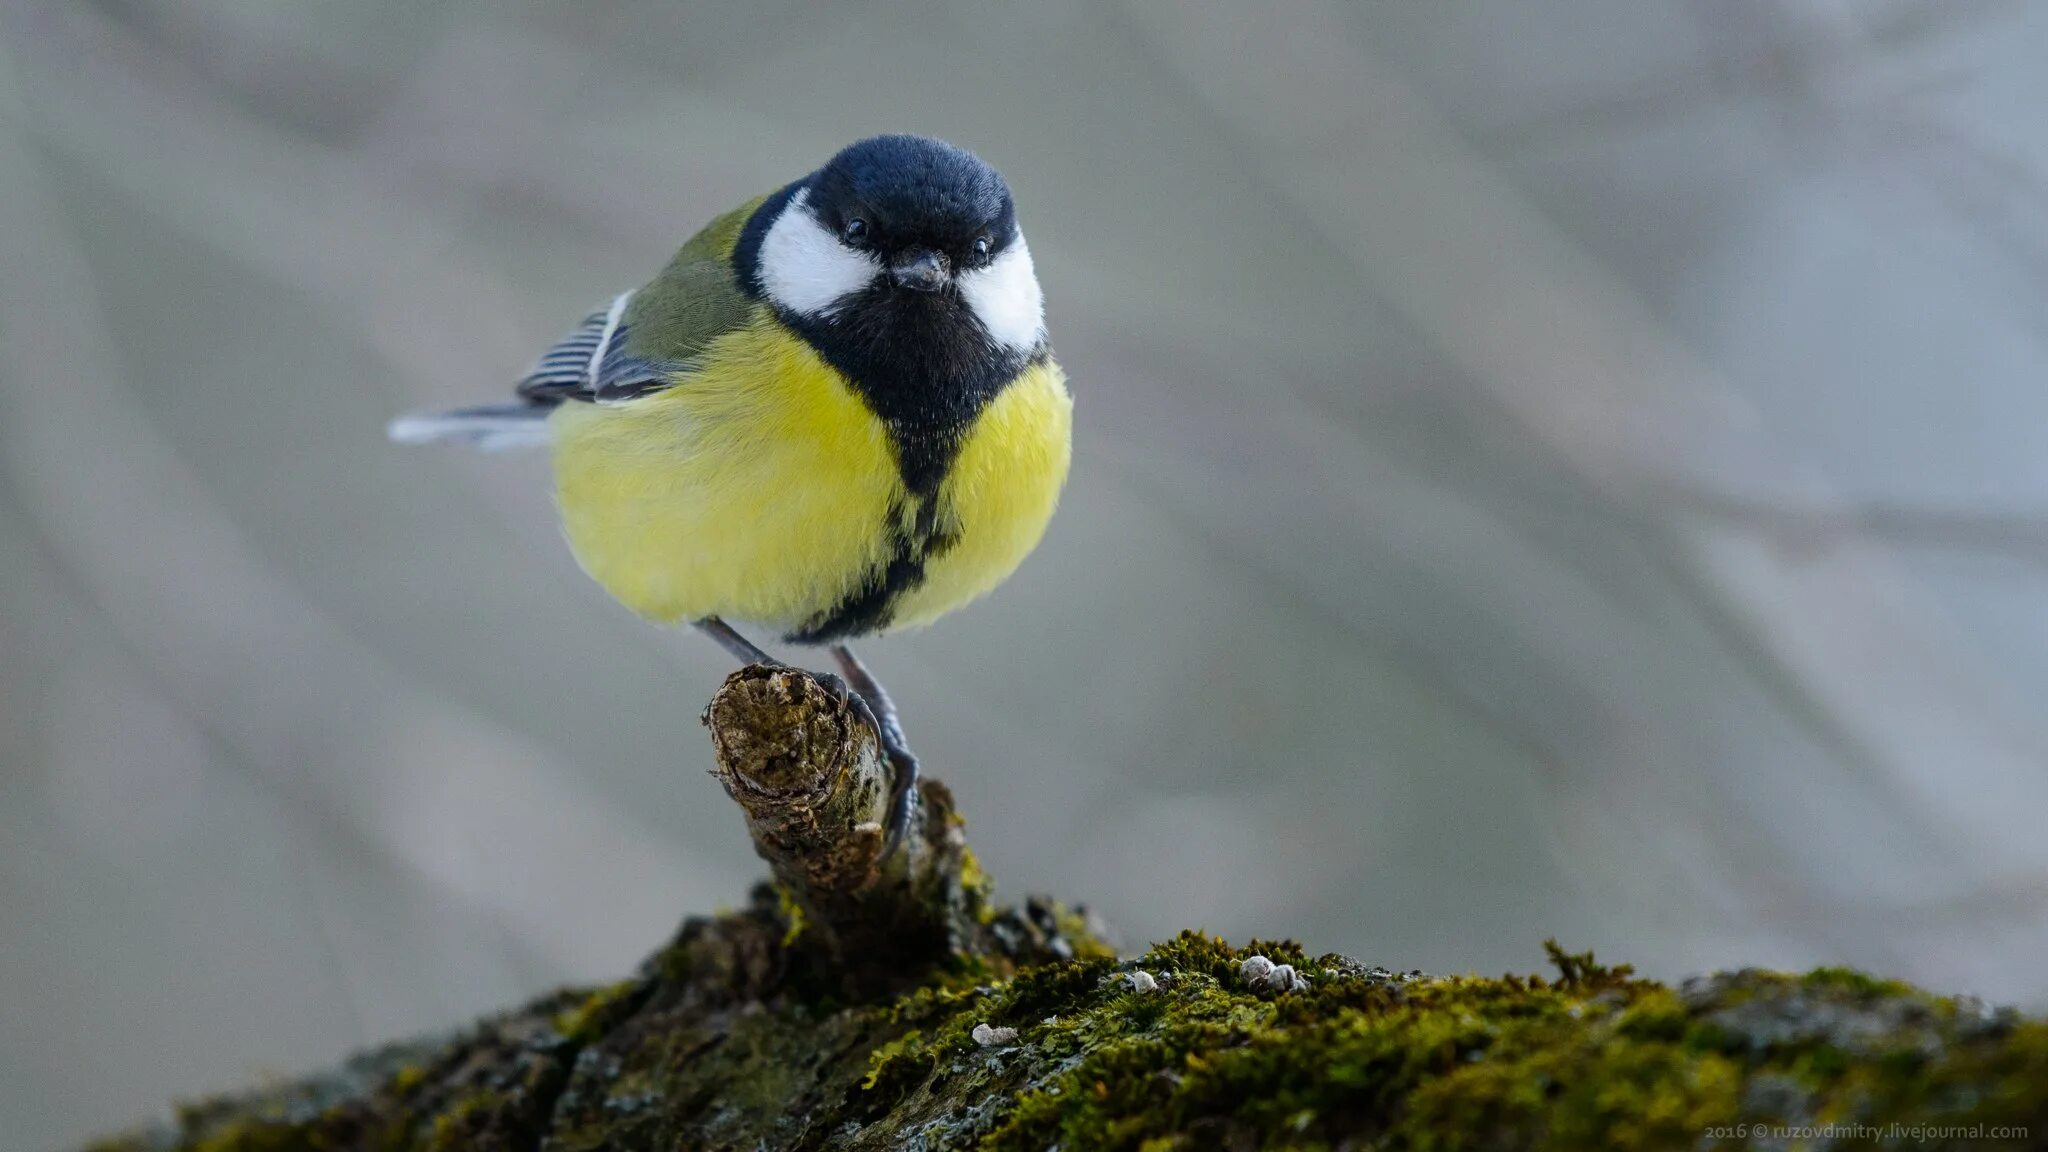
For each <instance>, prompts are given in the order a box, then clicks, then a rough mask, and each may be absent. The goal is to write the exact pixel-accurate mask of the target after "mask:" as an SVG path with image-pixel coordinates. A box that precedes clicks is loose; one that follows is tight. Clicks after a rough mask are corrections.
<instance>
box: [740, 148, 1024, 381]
mask: <svg viewBox="0 0 2048 1152" xmlns="http://www.w3.org/2000/svg"><path fill="white" fill-rule="evenodd" d="M747 231H748V233H749V234H750V235H749V236H748V237H746V238H745V239H744V240H743V241H742V249H743V251H742V253H741V254H740V255H741V256H742V272H743V274H745V273H747V272H748V271H750V272H751V287H752V288H753V290H754V291H755V292H757V293H758V294H760V295H762V296H765V297H766V298H767V299H768V300H769V301H771V302H772V303H773V304H774V305H775V306H776V307H777V308H778V309H780V310H781V311H782V312H783V313H785V314H786V315H788V316H789V317H791V318H793V319H796V320H798V321H799V322H801V323H803V324H805V325H806V326H824V327H839V328H849V327H850V328H867V329H872V330H875V331H888V332H891V333H894V334H895V335H896V336H897V337H898V338H901V337H902V336H904V335H905V334H907V333H908V332H911V331H916V330H919V329H924V328H928V327H929V328H931V329H934V330H935V331H936V330H939V329H949V328H968V329H972V328H978V329H979V331H980V333H981V335H982V336H983V337H984V338H985V339H986V340H987V342H988V343H989V344H991V345H993V346H995V347H997V348H1000V349H1003V350H1005V351H1007V352H1010V353H1012V354H1028V353H1030V352H1031V351H1032V350H1034V349H1036V348H1037V347H1038V346H1039V345H1040V344H1041V343H1042V342H1043V340H1044V338H1045V297H1044V295H1043V293H1042V292H1041V291H1040V290H1039V287H1038V276H1037V273H1036V272H1035V271H1034V269H1033V268H1032V264H1031V250H1030V249H1029V248H1028V247H1027V246H1026V245H1025V243H1024V234H1023V233H1022V232H1020V231H1019V230H1018V228H1017V213H1016V208H1015V206H1014V205H1013V204H1012V202H1011V200H1010V188H1009V185H1008V184H1006V183H1004V181H1003V178H1002V176H1001V174H999V173H998V172H997V171H996V170H995V169H994V168H991V167H989V165H988V164H987V163H986V162H984V161H983V160H982V159H981V158H980V157H978V156H976V155H974V154H973V153H972V152H968V151H966V150H964V149H961V148H956V147H954V146H953V145H951V144H948V143H946V142H944V141H942V140H933V139H931V138H929V137H924V136H875V137H872V138H870V139H866V140H862V141H860V142H858V143H856V144H852V145H850V146H848V147H847V148H846V149H844V150H843V151H841V152H840V153H839V154H838V155H836V156H834V157H833V158H832V159H831V160H830V161H829V162H827V163H826V164H825V166H824V167H823V168H820V169H818V170H817V171H816V172H813V173H811V174H810V175H809V176H807V177H805V178H804V179H802V180H800V181H797V182H796V183H795V184H792V185H790V186H789V187H788V188H785V189H783V190H782V192H780V193H778V194H777V195H775V196H773V197H770V198H769V200H768V202H767V203H766V204H764V205H763V206H762V209H761V211H760V212H759V213H758V214H757V216H756V219H755V220H754V221H753V222H752V223H751V224H750V225H749V227H748V229H747ZM747 249H751V250H750V251H748V250H747Z"/></svg>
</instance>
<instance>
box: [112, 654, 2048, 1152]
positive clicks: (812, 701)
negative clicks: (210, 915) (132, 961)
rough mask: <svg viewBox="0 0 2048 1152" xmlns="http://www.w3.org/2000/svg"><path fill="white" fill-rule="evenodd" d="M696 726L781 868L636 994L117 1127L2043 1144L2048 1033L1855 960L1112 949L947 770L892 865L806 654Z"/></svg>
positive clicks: (870, 752)
mask: <svg viewBox="0 0 2048 1152" xmlns="http://www.w3.org/2000/svg"><path fill="white" fill-rule="evenodd" d="M707 723H709V724H710V725H711V727H712V729H713V740H714V745H715V747H716V748H717V750H718V753H719V763H720V767H719V776H720V779H721V781H722V782H724V783H725V785H726V787H727V790H728V792H729V793H731V794H732V795H733V796H734V798H735V799H736V800H738V801H739V803H740V804H741V806H742V808H743V809H744V810H745V811H746V813H747V817H748V821H749V827H750V828H751V829H752V830H753V832H754V834H755V841H756V845H757V847H758V848H759V849H760V850H761V852H762V855H763V856H764V857H765V858H766V859H767V860H768V862H769V865H770V870H771V872H772V873H773V874H774V875H775V877H776V881H775V883H773V884H767V885H763V886H761V887H760V888H758V889H757V890H756V891H755V892H754V894H753V896H752V898H751V901H750V903H749V904H748V906H747V907H745V908H743V909H741V910H739V911H736V912H731V913H727V914H725V915H721V916H718V917H715V918H708V919H706V918H699V919H692V920H690V921H688V922H686V923H685V924H684V926H683V928H682V930H681V931H680V932H679V933H678V934H677V935H676V937H675V938H674V939H673V940H672V941H671V942H670V943H669V944H668V945H667V946H666V947H664V948H662V949H661V950H660V951H659V952H657V953H656V954H655V955H654V956H653V957H651V958H650V959H649V960H648V961H647V962H646V963H645V964H644V965H643V966H642V968H641V970H640V972H639V973H638V974H637V975H636V976H635V977H634V978H632V979H630V980H627V981H624V982H622V983H619V984H616V985H613V986H610V987H606V988H601V989H596V990H586V991H569V992H561V993H557V994H555V995H553V996H550V997H547V998H545V999H542V1000H540V1001H537V1002H536V1003H534V1004H531V1005H529V1006H527V1007H525V1008H523V1009H520V1010H518V1011H515V1012H511V1013H508V1014H506V1015H504V1016H500V1017H497V1018H495V1019H492V1020H489V1021H485V1022H483V1023H481V1024H479V1025H477V1026H476V1027H474V1028H471V1029H469V1030H467V1031H465V1032H463V1033H461V1034H459V1035H457V1036H453V1037H449V1038H446V1039H443V1040H439V1041H431V1042H421V1043H414V1044H408V1045H402V1046H397V1047H392V1048H388V1049H384V1050H381V1051H378V1052H374V1053H370V1054H367V1055H365V1056H361V1057H358V1058H357V1059H355V1060H353V1061H351V1062H349V1063H348V1064H347V1065H346V1066H344V1067H343V1068H342V1069H340V1070H339V1071H337V1072H335V1073H332V1074H329V1075H327V1076H322V1077H316V1078H313V1079H309V1080H306V1081H302V1082H298V1083H292V1084H286V1085H281V1086H276V1087H271V1088H267V1089H264V1090H261V1091H258V1092H255V1093H252V1094H247V1095H242V1096H234V1097H226V1098H222V1099H220V1100H215V1101H209V1102H206V1103H202V1104H196V1105H191V1106H188V1107H185V1108H183V1109H181V1110H180V1111H179V1112H178V1114H177V1116H176V1117H175V1119H174V1120H173V1121H172V1122H170V1123H168V1124H164V1125H160V1126H158V1127H156V1128H153V1129H151V1130H149V1131H146V1132H142V1133H137V1134H134V1135H130V1136H125V1137H119V1138H116V1139H113V1140H109V1141H106V1142H103V1143H101V1144H98V1145H95V1148H96V1149H99V1150H101V1152H115V1150H119V1152H140V1150H143V1149H150V1150H168V1149H192V1150H203V1152H296V1150H319V1152H337V1150H341V1149H365V1150H385V1152H433V1150H443V1149H484V1150H495V1149H549V1150H554V1152H596V1150H598V1149H607V1150H616V1152H633V1150H638V1149H649V1150H652V1149H662V1150H670V1149H678V1148H689V1149H697V1148H705V1149H725V1148H730V1149H746V1150H749V1152H753V1150H784V1149H787V1150H797V1149H806V1150H826V1149H845V1150H856V1149H885V1148H886V1149H899V1148H912V1149H924V1150H928V1152H938V1150H943V1149H969V1148H975V1149H989V1150H997V1152H1008V1150H1019V1152H1021V1150H1026V1149H1029V1150H1033V1152H1037V1150H1041V1149H1050V1148H1058V1149H1062V1150H1065V1152H1080V1150H1094V1149H1104V1150H1112V1152H1114V1150H1132V1152H1167V1150H1170V1149H1183V1150H1191V1152H1192V1150H1199V1149H1211V1148H1215V1149H1265V1148H1272V1149H1302V1150H1308V1149H1326V1150H1333V1152H1334V1150H1337V1149H1364V1148H1416V1149H1439V1148H1555V1149H1585V1148H1614V1149H1647V1148H1675V1147H1685V1148H1701V1147H1705V1148H1712V1147H1743V1146H1759V1147H1785V1146H1788V1145H1793V1144H1796V1143H1797V1142H1798V1141H1797V1137H1796V1136H1795V1135H1793V1134H1792V1133H1793V1130H1795V1129H1797V1128H1800V1127H1805V1128H1808V1129H1818V1130H1820V1131H1821V1132H1823V1133H1825V1135H1826V1138H1825V1139H1819V1140H1812V1141H1808V1143H1809V1144H1811V1145H1812V1146H1833V1147H1859V1146H1870V1147H1878V1146H1886V1145H1887V1144H1889V1145H1890V1146H1903V1145H1911V1146H1914V1147H1940V1146H1961V1145H1962V1144H1968V1145H1969V1146H1970V1147H1973V1148H1989V1147H2000V1146H2006V1147H2035V1146H2042V1145H2043V1144H2044V1143H2048V1023H2044V1022H2042V1021H2040V1020H2038V1019H2033V1018H2028V1017H2023V1016H2021V1015H2019V1014H2017V1013H2015V1012H2012V1011H2010V1010H1999V1011H1991V1010H1987V1009H1985V1008H1984V1007H1983V1006H1982V1005H1980V1004H1977V1003H1976V1002H1974V1001H1971V1000H1968V999H1961V998H1945V997H1940V996H1935V995H1931V994H1928V993H1924V992H1921V991H1918V990H1916V989H1913V988H1910V987H1908V986H1906V985H1903V984H1898V983H1895V982H1888V981H1881V980H1875V979H1872V978H1870V977H1867V976H1864V975H1861V974H1858V973H1854V972H1848V971H1843V970H1833V969H1823V970H1819V971H1815V972H1811V973H1807V974H1805V975H1785V974H1779V973H1770V972H1760V971H1745V972H1738V973H1731V974H1724V975H1720V976H1714V977H1709V978H1704V979H1700V980H1696V981H1692V982H1688V983H1686V984H1684V985H1682V986H1679V987H1675V988H1674V987H1668V986H1665V985H1663V984H1659V983H1656V982H1652V981H1647V980H1640V979H1636V978H1635V977H1634V976H1633V974H1631V973H1630V972H1629V971H1628V970H1627V969H1626V968H1606V967H1603V966H1601V965H1599V964H1597V963H1595V962H1594V960H1593V957H1592V956H1591V955H1590V954H1570V953H1566V952H1564V951H1562V950H1561V949H1556V948H1555V947H1554V946H1553V947H1552V949H1551V951H1552V961H1553V964H1554V966H1555V967H1556V969H1557V974H1556V975H1555V976H1554V977H1552V978H1548V979H1546V978H1543V977H1539V976H1514V975H1509V976H1502V977H1497V978H1482V977H1474V976H1457V977H1439V976H1427V975H1424V974H1422V973H1419V972H1394V971H1389V970H1387V969H1385V968H1377V967H1369V966H1366V965H1364V964H1361V963H1359V962H1356V961H1353V960H1350V959H1347V958H1345V957H1341V956H1334V955H1324V956H1311V955H1309V954H1307V953H1306V952H1305V951H1304V950H1303V949H1301V948H1300V947H1299V946H1298V945H1295V944H1293V943H1291V942H1286V941H1278V942H1259V941H1253V942H1251V943H1249V944H1247V945H1245V946H1243V947H1232V946H1231V945H1228V944H1226V943H1224V942H1223V941H1220V940H1216V939H1213V938H1211V937H1208V936H1205V935H1201V934H1199V933H1192V932H1190V933H1183V934H1182V935H1180V936H1179V937H1177V938H1175V939H1173V940H1170V941H1166V942H1163V943H1160V944H1156V945H1154V946H1152V947H1151V948H1150V949H1149V950H1147V951H1145V952H1143V953H1142V954H1139V955H1136V956H1133V957H1129V958H1125V959H1118V958H1117V956H1116V955H1115V953H1114V952H1113V951H1112V949H1111V948H1110V947H1109V946H1108V945H1107V944H1106V943H1105V942H1104V939H1103V934H1102V932H1101V930H1100V929H1099V928H1098V927H1097V926H1095V925H1094V924H1093V923H1092V922H1091V921H1090V920H1089V919H1088V917H1087V916H1086V915H1085V914H1083V913H1081V912H1079V911H1076V910H1073V909H1069V908H1066V907H1064V906H1061V905H1059V904H1056V903H1053V902H1051V901H1046V900H1032V901H1029V902H1027V903H1026V904H1025V906H1024V907H1022V908H1021V909H1000V908H997V907H995V906H994V905H992V904H991V903H989V901H988V898H987V884H986V882H985V880H983V879H982V878H980V876H979V874H978V871H977V870H976V869H975V868H974V866H973V858H972V856H971V855H969V854H968V852H967V850H966V845H965V842H964V839H963V837H962V835H961V831H960V821H959V819H958V817H957V816H956V815H955V814H954V813H953V811H952V804H951V798H950V796H949V795H948V794H947V793H946V792H945V790H944V789H943V787H941V786H939V785H937V784H935V783H931V782H927V784H926V785H925V790H924V792H923V793H922V798H923V801H924V805H923V810H922V814H921V820H920V823H919V824H918V825H917V826H916V827H915V828H914V830H913V832H914V835H913V837H912V839H911V845H910V848H909V850H908V851H906V852H904V853H902V854H901V855H900V856H898V857H894V858H891V859H889V860H883V859H882V858H881V856H880V854H879V851H878V849H879V846H880V844H879V838H878V829H877V828H875V827H874V825H875V823H876V817H877V815H878V812H879V808H878V807H877V805H878V803H879V799H878V797H879V792H878V789H879V782H880V781H881V780H882V777H881V776H880V775H879V773H880V769H879V766H878V764H877V762H876V759H875V756H874V749H873V734H872V733H871V732H868V731H866V729H865V728H864V727H863V726H861V725H859V724H856V723H853V722H852V721H851V718H850V714H849V713H848V712H847V711H846V709H845V705H844V702H843V701H841V700H839V699H838V698H837V697H836V696H835V695H834V694H833V693H831V692H830V691H829V690H827V689H826V688H825V687H824V686H823V685H821V684H819V683H818V682H817V681H815V680H814V679H812V678H810V677H808V676H806V675H804V674H803V673H800V672H794V671H790V670H783V669H749V670H746V671H743V672H741V673H737V674H735V676H734V677H733V678H731V679H729V680H728V682H727V684H726V685H725V687H724V688H723V689H721V692H720V694H719V696H718V697H717V698H715V699H714V701H713V704H712V706H711V708H710V709H709V710H708V711H707ZM880 791H884V792H885V791H886V790H885V789H881V790H880ZM1255 957H1257V958H1259V959H1254V958H1255ZM1282 965H1285V966H1287V968H1289V969H1291V972H1288V971H1286V970H1283V969H1282V968H1281V967H1280V966H1282ZM1894 1124H1896V1125H1919V1126H1920V1127H1919V1128H1917V1129H1910V1130H1909V1129H1903V1128H1901V1129H1894V1128H1888V1127H1887V1126H1888V1125H1894ZM1824 1126H1831V1127H1824Z"/></svg>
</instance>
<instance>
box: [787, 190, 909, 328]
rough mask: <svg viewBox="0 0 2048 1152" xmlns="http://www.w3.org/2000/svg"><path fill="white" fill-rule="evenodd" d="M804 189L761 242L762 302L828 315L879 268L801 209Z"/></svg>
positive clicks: (800, 312) (805, 194)
mask: <svg viewBox="0 0 2048 1152" xmlns="http://www.w3.org/2000/svg"><path fill="white" fill-rule="evenodd" d="M810 194H811V192H810V189H808V188H806V189H803V190H801V191H799V192H798V193H797V194H796V195H794V196H792V197H790V198H789V204H788V206H787V207H785V208H783V210H782V215H780V216H777V217H776V218H775V223H773V224H771V225H769V226H768V234H767V235H766V236H763V237H762V238H761V257H760V261H761V270H760V274H761V287H762V288H763V289H764V290H766V291H767V293H768V298H769V299H771V300H773V301H775V302H776V303H777V304H780V305H781V306H783V307H784V308H787V309H789V310H790V311H791V312H794V313H796V314H797V315H799V316H830V315H832V314H833V313H835V312H837V311H838V310H839V308H840V307H841V306H842V301H844V300H845V299H846V297H848V296H850V295H852V294H853V293H855V292H858V291H860V290H861V289H863V288H865V287H867V286H868V284H869V283H870V282H871V281H873V280H874V278H875V277H877V276H879V275H881V274H882V265H881V263H880V262H879V261H877V260H876V259H875V258H874V257H872V256H870V255H868V254H867V253H865V252H856V251H854V250H853V249H851V248H848V247H847V246H846V245H844V244H841V243H840V242H839V238H838V237H837V236H834V235H833V234H832V233H830V232H828V231H826V230H825V226H824V225H823V224H820V223H818V218H817V217H815V216H813V215H811V214H810V213H809V212H806V211H805V210H804V201H805V200H806V199H808V198H809V197H810Z"/></svg>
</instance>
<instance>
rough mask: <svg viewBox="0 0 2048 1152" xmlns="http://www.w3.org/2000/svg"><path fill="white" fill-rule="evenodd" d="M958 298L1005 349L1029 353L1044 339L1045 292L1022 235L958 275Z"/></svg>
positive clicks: (1018, 235) (1028, 247)
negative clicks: (997, 253) (987, 260)
mask: <svg viewBox="0 0 2048 1152" xmlns="http://www.w3.org/2000/svg"><path fill="white" fill-rule="evenodd" d="M960 296H961V298H962V299H964V300H966V301H967V306H968V307H969V308H972V309H974V314H975V316H976V317H978V318H979V319H980V320H981V326H982V327H984V328H986V329H988V334H989V336H990V337H991V338H993V339H994V340H995V342H996V343H998V344H1001V345H1002V346H1004V347H1005V348H1008V349H1010V350H1012V351H1015V352H1029V351H1031V350H1032V349H1034V348H1036V347H1038V345H1039V343H1040V342H1041V341H1043V340H1044V339H1045V293H1044V292H1042V291H1040V290H1039V287H1038V272H1037V270H1036V269H1035V268H1033V267H1032V266H1031V248H1030V246H1028V245H1026V244H1025V243H1024V234H1023V233H1022V232H1019V233H1017V235H1016V236H1015V237H1013V238H1012V239H1011V240H1010V244H1009V247H1007V248H1004V249H1003V251H1002V254H1001V255H999V256H997V257H996V258H995V259H994V260H991V261H989V263H988V264H987V266H985V267H982V268H976V269H973V270H972V271H968V272H963V273H961V275H960Z"/></svg>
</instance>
